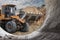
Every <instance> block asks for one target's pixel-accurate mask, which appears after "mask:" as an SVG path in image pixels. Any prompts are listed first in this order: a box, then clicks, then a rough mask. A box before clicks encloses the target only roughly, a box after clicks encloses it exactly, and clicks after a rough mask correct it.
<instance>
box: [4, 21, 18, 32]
mask: <svg viewBox="0 0 60 40" xmlns="http://www.w3.org/2000/svg"><path fill="white" fill-rule="evenodd" d="M8 25H10V26H12V29H9V28H8ZM5 29H6V31H7V32H9V33H15V32H16V30H17V26H16V23H15V22H14V21H9V22H7V23H6V25H5Z"/></svg>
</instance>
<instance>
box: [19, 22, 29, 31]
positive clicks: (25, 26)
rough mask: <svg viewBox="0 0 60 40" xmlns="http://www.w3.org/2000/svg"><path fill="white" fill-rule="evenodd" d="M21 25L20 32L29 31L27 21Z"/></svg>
mask: <svg viewBox="0 0 60 40" xmlns="http://www.w3.org/2000/svg"><path fill="white" fill-rule="evenodd" d="M22 26H23V28H22V29H21V30H20V31H21V32H28V31H29V24H28V23H23V24H22Z"/></svg>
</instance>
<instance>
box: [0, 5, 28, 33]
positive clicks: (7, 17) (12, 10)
mask: <svg viewBox="0 0 60 40" xmlns="http://www.w3.org/2000/svg"><path fill="white" fill-rule="evenodd" d="M0 26H1V27H2V28H3V29H4V30H6V31H7V32H9V33H15V32H16V31H17V30H20V31H21V32H28V31H29V29H28V28H29V24H28V23H27V22H26V20H25V19H24V18H23V17H20V16H19V15H16V5H13V4H6V5H2V9H1V10H0Z"/></svg>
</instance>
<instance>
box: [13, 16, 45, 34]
mask: <svg viewBox="0 0 60 40" xmlns="http://www.w3.org/2000/svg"><path fill="white" fill-rule="evenodd" d="M43 21H44V16H43V17H41V19H40V20H38V21H35V22H34V23H33V24H31V25H30V26H29V31H28V32H20V31H18V32H16V33H13V34H14V35H25V34H30V33H32V32H33V31H35V30H37V29H39V28H40V27H41V25H42V23H43Z"/></svg>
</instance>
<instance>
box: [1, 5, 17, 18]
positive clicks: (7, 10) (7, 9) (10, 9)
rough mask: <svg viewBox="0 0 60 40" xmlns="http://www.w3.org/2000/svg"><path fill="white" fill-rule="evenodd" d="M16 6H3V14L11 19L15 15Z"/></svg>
mask: <svg viewBox="0 0 60 40" xmlns="http://www.w3.org/2000/svg"><path fill="white" fill-rule="evenodd" d="M15 11H16V6H15V5H11V4H9V5H3V6H2V13H3V14H4V15H5V17H9V16H12V15H15Z"/></svg>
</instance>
